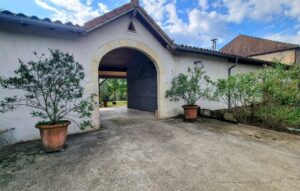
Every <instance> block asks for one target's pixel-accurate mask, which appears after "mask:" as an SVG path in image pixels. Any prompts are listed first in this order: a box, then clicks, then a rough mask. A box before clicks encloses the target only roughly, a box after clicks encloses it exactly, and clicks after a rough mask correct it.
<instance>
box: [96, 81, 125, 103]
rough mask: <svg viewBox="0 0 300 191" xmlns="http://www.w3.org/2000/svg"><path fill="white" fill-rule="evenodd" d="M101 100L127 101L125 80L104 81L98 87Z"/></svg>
mask: <svg viewBox="0 0 300 191" xmlns="http://www.w3.org/2000/svg"><path fill="white" fill-rule="evenodd" d="M99 88H100V97H101V100H102V101H104V100H106V101H108V100H109V99H110V97H112V99H111V100H114V101H116V100H118V99H120V100H127V81H126V79H106V80H105V81H104V82H103V83H101V85H100V87H99Z"/></svg>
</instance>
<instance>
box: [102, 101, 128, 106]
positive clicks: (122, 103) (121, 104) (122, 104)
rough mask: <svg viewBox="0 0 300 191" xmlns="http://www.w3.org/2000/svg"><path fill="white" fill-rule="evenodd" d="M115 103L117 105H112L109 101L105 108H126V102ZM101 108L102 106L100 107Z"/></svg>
mask: <svg viewBox="0 0 300 191" xmlns="http://www.w3.org/2000/svg"><path fill="white" fill-rule="evenodd" d="M116 102H117V104H116V105H114V104H113V103H112V101H109V102H108V103H107V106H108V107H122V106H127V101H116ZM102 107H103V106H102Z"/></svg>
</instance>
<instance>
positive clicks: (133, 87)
mask: <svg viewBox="0 0 300 191" xmlns="http://www.w3.org/2000/svg"><path fill="white" fill-rule="evenodd" d="M98 71H99V79H101V80H100V84H101V86H102V88H101V86H100V97H101V98H102V100H103V99H105V100H110V101H112V102H113V103H114V104H117V103H119V101H124V99H125V100H126V101H127V107H128V108H131V109H136V110H141V111H148V112H153V113H154V112H156V111H157V71H156V67H155V65H154V64H153V61H152V60H151V59H149V58H148V57H147V55H145V54H144V53H142V52H141V51H139V50H136V49H133V48H124V47H123V48H117V49H114V50H112V51H110V52H108V53H107V54H105V55H104V56H103V57H102V59H101V61H100V63H99V69H98ZM107 84H108V85H110V88H108V89H110V90H111V95H107V91H108V90H107V87H106V88H105V87H103V86H105V85H107ZM121 85H122V87H121ZM124 85H125V86H127V88H126V87H125V88H124V87H123V86H124ZM101 90H102V91H101ZM124 90H125V92H126V95H127V96H126V97H125V98H124ZM126 90H127V91H126ZM121 92H122V93H121ZM104 94H105V96H107V97H106V98H105V96H104Z"/></svg>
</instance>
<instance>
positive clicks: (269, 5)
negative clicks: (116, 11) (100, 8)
mask: <svg viewBox="0 0 300 191" xmlns="http://www.w3.org/2000/svg"><path fill="white" fill-rule="evenodd" d="M142 2H143V7H144V8H145V9H146V10H147V12H148V13H149V14H150V15H151V16H152V17H153V18H154V19H155V20H156V22H157V23H158V24H159V25H160V26H161V27H162V28H163V29H164V30H166V32H167V33H168V34H169V35H170V36H171V37H172V38H175V40H176V41H177V42H178V41H179V42H180V43H187V44H193V45H202V46H205V47H209V46H210V39H212V38H218V39H219V41H218V43H222V42H223V41H224V40H225V39H226V38H228V37H227V35H228V31H229V28H228V25H229V24H230V23H236V24H241V23H242V22H245V20H254V21H257V22H263V23H266V24H267V23H269V24H272V23H271V22H273V21H274V19H275V18H277V17H276V16H288V17H291V18H294V19H298V20H299V22H300V0H272V1H270V0H214V1H208V0H198V7H194V8H191V9H189V10H187V11H185V12H184V13H183V14H186V16H187V19H185V20H183V19H182V18H181V17H179V16H178V13H180V14H182V11H183V10H182V9H181V10H179V9H178V7H176V6H177V4H176V0H143V1H142ZM273 23H275V22H273ZM231 32H233V33H236V32H237V31H231ZM230 36H231V35H230ZM298 36H299V35H298V34H293V35H287V34H282V33H281V34H280V35H279V34H274V35H273V36H272V38H273V39H274V38H276V39H277V40H284V41H288V40H293V39H294V40H297V39H298ZM231 37H232V36H231ZM227 40H228V39H227ZM291 42H292V41H291ZM297 42H298V41H297Z"/></svg>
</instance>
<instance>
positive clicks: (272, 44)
mask: <svg viewBox="0 0 300 191" xmlns="http://www.w3.org/2000/svg"><path fill="white" fill-rule="evenodd" d="M297 48H300V47H299V45H297V44H290V43H284V42H278V41H272V40H267V39H262V38H257V37H251V36H246V35H239V36H237V37H236V38H235V39H233V40H232V41H231V42H229V43H228V44H227V45H225V46H224V47H223V48H221V49H220V51H221V52H225V53H228V54H235V55H240V56H245V57H248V56H254V55H259V54H265V53H271V52H278V51H284V50H290V49H297Z"/></svg>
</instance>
